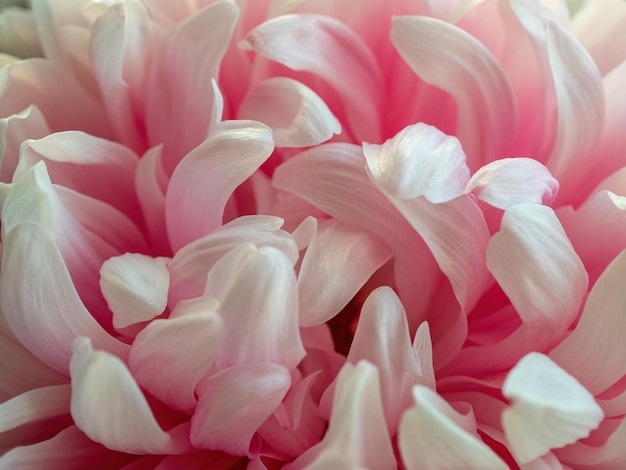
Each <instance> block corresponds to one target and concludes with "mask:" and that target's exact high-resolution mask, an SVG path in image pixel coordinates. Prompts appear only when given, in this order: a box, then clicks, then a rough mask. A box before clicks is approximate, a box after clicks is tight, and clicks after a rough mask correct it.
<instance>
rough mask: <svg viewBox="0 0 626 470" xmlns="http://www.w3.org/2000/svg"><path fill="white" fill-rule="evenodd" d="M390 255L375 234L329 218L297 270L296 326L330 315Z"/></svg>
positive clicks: (319, 320) (338, 309)
mask: <svg viewBox="0 0 626 470" xmlns="http://www.w3.org/2000/svg"><path fill="white" fill-rule="evenodd" d="M390 256H391V253H390V251H389V249H388V248H387V247H386V246H385V245H384V244H383V243H382V242H381V241H380V240H378V239H377V238H376V237H374V236H373V235H371V234H369V233H367V232H365V231H363V230H358V229H357V228H356V227H353V226H351V225H348V224H345V223H342V222H338V221H333V222H331V223H330V225H328V226H326V227H325V228H324V229H323V230H322V231H321V232H320V233H319V234H317V235H316V236H314V237H313V239H312V241H311V243H310V244H309V246H308V248H307V251H306V253H305V254H304V257H303V258H302V264H301V267H300V272H299V274H298V300H299V305H300V326H303V327H306V326H314V325H318V324H320V323H324V322H326V321H328V320H330V319H331V318H332V317H334V316H335V315H336V314H337V313H339V312H340V311H341V309H342V308H343V307H345V306H346V305H347V304H348V302H349V301H350V300H351V299H352V298H353V297H354V296H355V295H356V293H357V292H358V291H359V289H360V288H361V287H363V285H364V284H365V283H366V282H367V280H368V279H369V278H370V276H371V275H372V274H374V272H375V271H376V270H377V269H378V268H380V267H381V266H382V265H383V264H384V263H386V262H387V261H388V260H389V258H390Z"/></svg>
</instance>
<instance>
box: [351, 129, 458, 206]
mask: <svg viewBox="0 0 626 470" xmlns="http://www.w3.org/2000/svg"><path fill="white" fill-rule="evenodd" d="M363 154H364V155H365V158H366V160H367V169H368V172H369V174H370V175H371V177H372V179H373V180H374V181H375V182H376V184H377V185H378V186H379V187H380V188H382V189H383V190H384V191H385V192H386V193H389V194H391V195H393V196H394V197H397V198H400V199H412V198H415V197H418V196H424V197H425V198H426V199H428V200H429V201H430V202H435V203H438V202H445V201H449V200H451V199H454V198H455V197H458V196H460V195H461V194H463V192H464V189H465V185H466V184H467V182H468V180H469V169H468V168H467V166H466V165H465V153H463V149H462V148H461V144H460V143H459V141H458V139H457V138H456V137H450V136H447V135H445V134H444V133H443V132H441V131H439V130H438V129H436V128H435V127H433V126H429V125H427V124H422V123H420V124H414V125H412V126H409V127H406V128H405V129H403V130H402V131H400V132H399V133H398V134H396V135H395V136H394V137H392V138H391V139H389V140H387V141H386V142H385V143H384V144H382V145H372V144H367V143H365V144H363Z"/></svg>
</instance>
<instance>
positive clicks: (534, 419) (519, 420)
mask: <svg viewBox="0 0 626 470" xmlns="http://www.w3.org/2000/svg"><path fill="white" fill-rule="evenodd" d="M502 394H503V395H504V396H505V397H506V398H508V399H509V400H511V401H512V402H513V404H512V405H511V406H510V407H509V408H507V409H506V410H505V411H504V413H503V414H502V426H503V427H504V431H505V433H506V437H507V441H508V443H509V446H510V449H511V452H512V454H513V456H514V457H515V459H516V460H517V461H518V462H519V463H520V464H525V463H527V462H530V461H532V460H534V459H536V458H538V457H540V456H542V455H543V454H545V453H547V452H548V451H549V450H551V449H555V448H559V447H563V446H564V445H567V444H571V443H573V442H576V441H577V440H578V439H581V438H584V437H587V436H588V435H589V433H590V432H591V431H592V430H593V429H595V428H596V427H597V426H598V424H599V423H600V421H601V420H602V418H603V413H602V410H601V409H600V407H599V406H598V404H597V403H596V402H595V400H594V399H593V396H592V395H591V394H590V393H589V392H588V391H587V390H586V389H585V388H584V387H583V386H582V385H580V383H579V382H577V381H576V379H575V378H573V377H572V376H571V375H569V374H568V373H567V372H565V371H564V370H563V369H561V368H560V367H559V366H557V365H556V364H555V363H554V362H552V361H551V360H550V359H549V358H548V357H547V356H544V355H543V354H539V353H530V354H528V355H527V356H525V357H524V358H523V359H522V360H521V361H520V362H518V363H517V365H516V366H515V367H514V368H513V369H512V370H511V371H510V372H509V374H508V375H507V378H506V380H505V381H504V385H503V387H502Z"/></svg>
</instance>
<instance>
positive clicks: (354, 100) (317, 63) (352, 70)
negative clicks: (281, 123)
mask: <svg viewBox="0 0 626 470" xmlns="http://www.w3.org/2000/svg"><path fill="white" fill-rule="evenodd" d="M241 45H242V47H244V48H246V49H248V48H249V49H253V50H254V51H255V52H256V53H258V54H260V55H262V56H263V57H265V58H267V59H269V60H273V61H275V62H278V63H280V64H282V65H285V66H287V67H289V68H290V69H292V70H298V71H306V72H312V73H314V74H315V75H317V76H319V77H321V78H322V79H323V80H325V81H326V82H327V83H328V84H329V85H330V86H331V87H332V88H333V89H334V90H335V91H336V92H337V93H338V94H339V97H340V99H341V101H342V103H343V105H344V107H345V109H346V113H347V121H348V123H349V126H350V131H351V133H352V134H353V136H354V138H355V140H356V141H357V142H359V141H362V140H364V139H370V140H372V141H374V142H378V141H380V139H381V129H380V126H381V123H380V115H381V114H380V100H381V98H382V97H381V90H382V89H383V85H382V77H381V73H380V69H379V67H378V64H377V62H376V59H375V58H374V57H373V55H372V52H371V51H370V49H369V48H368V47H367V46H366V45H365V44H364V42H363V40H362V39H361V38H360V37H359V36H357V34H356V33H354V31H352V30H351V29H349V28H348V27H347V26H346V25H345V24H344V23H341V22H339V21H338V20H336V19H334V18H331V17H328V16H321V15H307V14H299V15H284V16H280V17H277V18H273V19H271V20H269V21H266V22H265V23H263V24H261V25H260V26H258V27H256V28H255V29H253V30H252V31H251V32H250V33H249V34H248V36H247V37H246V39H245V40H244V42H243V43H242V44H241Z"/></svg>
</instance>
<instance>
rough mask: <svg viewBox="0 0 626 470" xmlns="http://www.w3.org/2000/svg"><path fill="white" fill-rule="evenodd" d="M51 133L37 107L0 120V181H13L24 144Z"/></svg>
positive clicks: (30, 107)
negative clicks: (28, 140)
mask: <svg viewBox="0 0 626 470" xmlns="http://www.w3.org/2000/svg"><path fill="white" fill-rule="evenodd" d="M49 133H50V128H49V127H48V124H47V123H46V120H45V119H44V117H43V115H42V114H41V111H39V109H37V107H36V106H29V107H28V108H27V109H25V110H24V111H22V112H20V113H19V114H14V115H12V116H9V117H6V118H3V119H0V155H1V160H0V181H2V182H3V183H9V182H11V181H13V174H14V172H15V168H16V167H17V163H18V159H19V155H20V147H21V145H22V142H24V141H25V140H27V139H40V138H42V137H44V136H46V135H48V134H49Z"/></svg>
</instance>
